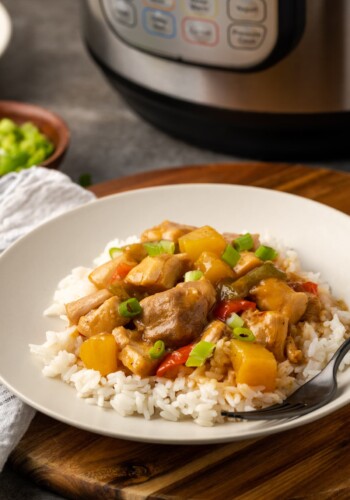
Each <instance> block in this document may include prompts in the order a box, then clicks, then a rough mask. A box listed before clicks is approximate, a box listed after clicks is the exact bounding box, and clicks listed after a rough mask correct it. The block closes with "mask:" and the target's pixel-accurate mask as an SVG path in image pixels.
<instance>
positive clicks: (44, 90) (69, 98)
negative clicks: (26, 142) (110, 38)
mask: <svg viewBox="0 0 350 500" xmlns="http://www.w3.org/2000/svg"><path fill="white" fill-rule="evenodd" d="M3 3H4V5H5V7H6V8H7V9H8V11H9V13H10V15H11V17H12V21H13V28H14V31H13V37H12V40H11V44H10V46H9V48H8V50H7V52H6V53H5V55H4V56H3V57H2V58H1V60H0V100H5V99H6V100H20V101H27V102H31V103H35V104H39V105H42V106H45V107H47V108H49V109H51V110H53V111H55V112H56V113H58V114H59V115H61V116H62V117H63V118H64V120H65V121H66V122H67V124H68V125H69V128H70V130H71V134H72V137H71V144H70V148H69V151H68V154H67V156H66V157H65V159H64V162H63V164H62V167H61V170H62V171H63V172H65V173H66V174H68V175H69V176H70V177H72V178H73V180H78V179H79V177H80V175H81V174H83V173H89V174H90V175H91V177H92V182H93V183H98V182H102V181H106V180H108V179H113V178H116V177H120V176H125V175H129V174H133V173H136V172H142V171H145V170H151V169H160V168H164V167H170V166H179V165H181V164H187V165H189V164H198V163H208V162H224V161H230V160H237V159H238V158H233V157H230V156H227V155H221V154H217V153H213V152H211V151H207V150H200V149H197V148H196V147H192V146H191V145H188V144H185V143H183V142H180V141H178V140H175V139H173V138H171V137H169V136H167V135H166V134H164V133H162V132H161V131H159V130H156V129H155V128H153V127H152V126H151V125H149V124H148V123H146V122H144V121H143V120H142V119H141V118H139V117H138V116H137V115H136V114H135V113H134V112H133V111H131V110H130V108H129V107H128V106H127V105H126V104H125V103H124V102H123V100H122V99H121V98H120V97H119V96H118V94H117V93H116V92H115V91H114V90H113V89H112V88H111V87H110V86H109V84H108V83H107V81H106V80H105V78H104V77H103V75H102V74H101V72H100V71H99V69H98V68H97V67H96V65H95V64H94V63H93V61H92V60H91V58H90V57H89V55H88V54H87V51H86V50H85V48H84V45H83V42H82V39H81V34H80V26H79V2H78V1H77V0H60V1H59V2H57V1H55V0H30V1H29V0H3ZM240 160H242V159H240ZM349 164H350V162H347V161H343V162H331V163H327V164H326V163H325V164H324V165H323V166H328V167H330V168H336V169H341V170H346V171H350V167H349ZM54 498H55V499H56V498H61V497H58V496H57V495H54V494H52V493H49V492H47V491H44V490H42V489H40V488H38V487H36V486H35V485H34V484H33V483H31V482H30V481H28V480H27V479H25V478H21V477H20V476H19V475H18V474H17V473H16V472H15V471H12V470H11V469H10V467H9V466H7V467H5V470H4V471H3V472H2V474H0V500H1V499H4V500H7V499H12V500H17V499H18V500H19V499H21V500H25V499H34V500H39V499H54Z"/></svg>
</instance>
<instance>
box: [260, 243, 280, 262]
mask: <svg viewBox="0 0 350 500" xmlns="http://www.w3.org/2000/svg"><path fill="white" fill-rule="evenodd" d="M255 255H256V256H257V257H259V259H261V260H274V259H275V258H276V257H277V255H278V253H277V252H276V250H275V249H274V248H272V247H267V246H265V245H260V247H259V248H258V249H257V250H256V252H255Z"/></svg>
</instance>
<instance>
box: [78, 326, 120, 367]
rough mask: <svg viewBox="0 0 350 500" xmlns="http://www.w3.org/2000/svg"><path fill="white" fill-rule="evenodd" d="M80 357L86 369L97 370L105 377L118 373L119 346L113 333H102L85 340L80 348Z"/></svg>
mask: <svg viewBox="0 0 350 500" xmlns="http://www.w3.org/2000/svg"><path fill="white" fill-rule="evenodd" d="M79 356H80V359H81V360H82V362H83V363H84V365H85V368H89V369H92V370H97V371H99V372H100V373H101V375H102V376H103V377H104V376H106V375H108V374H109V373H113V372H115V371H117V368H118V361H117V360H118V346H117V343H116V341H115V338H114V337H113V335H112V334H111V333H101V334H99V335H94V336H93V337H90V338H89V339H87V340H85V342H83V343H82V344H81V346H80V352H79Z"/></svg>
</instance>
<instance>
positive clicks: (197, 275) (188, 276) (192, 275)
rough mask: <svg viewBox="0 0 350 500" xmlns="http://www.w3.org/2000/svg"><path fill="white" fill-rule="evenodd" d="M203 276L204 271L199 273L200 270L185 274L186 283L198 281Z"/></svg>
mask: <svg viewBox="0 0 350 500" xmlns="http://www.w3.org/2000/svg"><path fill="white" fill-rule="evenodd" d="M202 276H203V273H202V271H199V269H197V270H195V271H187V273H185V275H184V279H185V281H198V280H200V279H201V277H202Z"/></svg>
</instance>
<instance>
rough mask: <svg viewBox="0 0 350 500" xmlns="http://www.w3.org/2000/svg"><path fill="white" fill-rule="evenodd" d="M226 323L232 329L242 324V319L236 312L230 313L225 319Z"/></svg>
mask: <svg viewBox="0 0 350 500" xmlns="http://www.w3.org/2000/svg"><path fill="white" fill-rule="evenodd" d="M226 325H227V326H229V327H230V328H232V330H234V329H235V328H241V327H242V326H243V325H244V320H243V319H242V318H241V317H240V316H238V314H237V313H232V314H231V315H230V316H229V317H228V318H227V320H226Z"/></svg>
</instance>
